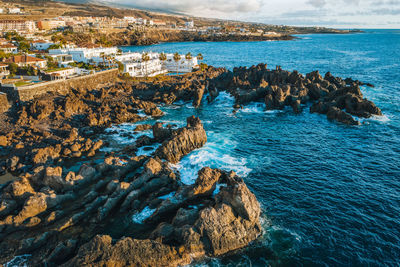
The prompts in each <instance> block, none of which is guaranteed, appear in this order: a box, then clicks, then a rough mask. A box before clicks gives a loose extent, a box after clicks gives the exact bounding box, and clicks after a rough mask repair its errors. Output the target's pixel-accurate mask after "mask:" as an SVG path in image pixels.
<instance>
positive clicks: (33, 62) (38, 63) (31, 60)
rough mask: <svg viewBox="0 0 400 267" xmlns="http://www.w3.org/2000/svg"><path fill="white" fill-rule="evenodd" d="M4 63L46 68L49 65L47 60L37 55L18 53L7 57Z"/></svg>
mask: <svg viewBox="0 0 400 267" xmlns="http://www.w3.org/2000/svg"><path fill="white" fill-rule="evenodd" d="M3 63H6V64H11V63H15V64H17V65H18V67H27V66H30V67H34V68H38V69H45V68H46V67H47V61H46V60H44V59H41V58H37V57H31V56H28V55H17V56H12V57H10V58H7V59H5V60H4V61H3Z"/></svg>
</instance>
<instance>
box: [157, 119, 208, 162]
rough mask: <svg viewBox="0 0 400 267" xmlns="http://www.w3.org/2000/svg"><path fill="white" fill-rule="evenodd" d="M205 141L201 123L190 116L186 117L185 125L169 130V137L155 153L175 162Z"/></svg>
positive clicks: (205, 137)
mask: <svg viewBox="0 0 400 267" xmlns="http://www.w3.org/2000/svg"><path fill="white" fill-rule="evenodd" d="M153 129H154V128H153ZM163 131H165V130H163ZM153 132H154V130H153ZM157 136H159V135H157ZM166 136H167V135H166ZM163 137H164V136H163ZM155 138H156V136H155ZM156 139H157V138H156ZM206 142H207V135H206V132H205V130H204V128H203V124H202V123H201V121H200V119H199V118H196V117H194V116H192V117H189V118H187V126H186V127H184V128H181V129H178V130H173V131H171V137H170V138H168V137H167V140H165V141H164V142H163V143H162V145H161V146H160V147H159V148H158V149H157V151H156V155H158V156H159V157H160V158H162V159H166V160H167V161H169V162H171V163H177V162H179V160H180V159H181V158H182V157H183V156H185V155H187V154H189V153H190V152H191V151H193V150H195V149H197V148H200V147H202V146H203V145H204V144H205V143H206Z"/></svg>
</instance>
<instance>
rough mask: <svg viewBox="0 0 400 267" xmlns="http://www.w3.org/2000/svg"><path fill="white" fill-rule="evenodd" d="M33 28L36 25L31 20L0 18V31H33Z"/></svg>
mask: <svg viewBox="0 0 400 267" xmlns="http://www.w3.org/2000/svg"><path fill="white" fill-rule="evenodd" d="M35 30H36V25H35V23H34V22H33V21H29V20H13V19H4V20H0V32H9V31H16V32H34V31H35Z"/></svg>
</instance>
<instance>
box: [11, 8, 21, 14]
mask: <svg viewBox="0 0 400 267" xmlns="http://www.w3.org/2000/svg"><path fill="white" fill-rule="evenodd" d="M8 13H9V14H20V13H21V9H20V8H18V7H10V8H9V9H8Z"/></svg>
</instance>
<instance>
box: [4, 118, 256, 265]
mask: <svg viewBox="0 0 400 267" xmlns="http://www.w3.org/2000/svg"><path fill="white" fill-rule="evenodd" d="M146 128H149V127H148V126H146ZM153 131H154V140H153V139H150V140H149V142H150V143H151V142H154V141H156V139H157V141H160V142H161V141H162V144H161V146H160V148H159V149H158V150H157V151H156V152H155V153H153V156H151V157H148V156H140V157H138V156H136V155H135V153H134V152H132V154H131V155H128V156H127V155H126V154H121V156H118V155H115V154H114V155H112V156H108V157H106V158H104V160H103V162H102V163H99V162H98V161H96V162H94V161H93V162H92V163H89V164H83V165H81V167H80V168H79V170H78V171H75V172H74V171H70V170H69V171H67V170H66V168H65V167H62V166H57V165H54V164H50V163H47V165H42V166H39V167H36V168H35V169H34V170H32V171H29V172H27V173H25V174H24V175H23V176H20V177H19V178H18V179H17V180H16V181H14V182H11V183H10V184H9V185H8V186H6V187H5V188H3V189H2V192H1V199H0V237H1V239H0V262H6V261H8V260H10V259H11V258H12V257H13V256H16V255H21V254H31V255H32V256H31V258H30V259H29V263H30V264H31V265H32V266H36V265H40V264H46V265H48V266H59V265H63V266H88V265H89V266H111V265H112V266H127V265H128V266H129V265H130V266H182V265H185V264H189V263H190V262H191V261H193V260H194V259H201V258H202V257H205V256H219V255H222V254H225V253H227V252H230V251H234V250H236V249H239V248H242V247H244V246H247V245H248V244H249V243H250V242H251V241H253V240H255V239H257V237H258V236H259V235H260V233H261V227H260V206H259V203H258V202H257V199H256V197H255V196H254V195H253V194H252V193H251V192H250V191H249V189H248V188H247V186H246V185H245V184H244V182H243V180H242V179H241V178H240V177H238V176H237V175H236V174H235V173H234V172H226V171H222V170H218V169H211V168H208V167H205V168H203V169H202V170H200V171H199V173H198V177H197V179H196V181H195V183H194V184H192V185H184V184H183V183H182V182H181V181H180V177H179V173H178V172H176V171H173V170H172V169H170V167H169V162H178V161H179V159H180V158H181V157H182V156H184V155H186V154H188V153H190V152H191V151H193V150H194V149H196V148H200V147H201V146H203V145H204V144H205V143H206V140H207V137H206V133H205V131H204V128H203V125H202V123H201V121H200V120H199V119H198V118H196V117H189V118H187V126H186V127H183V128H180V129H169V128H164V127H162V125H158V126H156V125H155V126H154V128H153ZM77 138H79V132H78V131H77V130H72V131H71V132H70V134H69V136H68V138H66V140H65V142H67V143H68V142H74V140H76V139H77Z"/></svg>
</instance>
